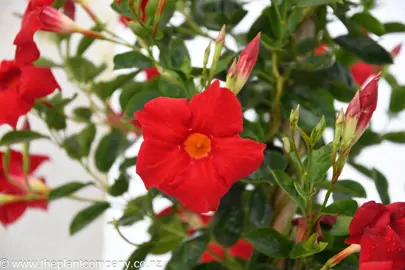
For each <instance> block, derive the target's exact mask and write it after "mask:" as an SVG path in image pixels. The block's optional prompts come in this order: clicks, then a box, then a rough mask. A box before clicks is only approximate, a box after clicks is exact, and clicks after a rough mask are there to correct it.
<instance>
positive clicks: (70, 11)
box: [63, 0, 76, 20]
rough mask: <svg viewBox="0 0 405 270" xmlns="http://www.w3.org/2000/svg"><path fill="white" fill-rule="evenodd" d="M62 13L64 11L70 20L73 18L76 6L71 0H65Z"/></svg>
mask: <svg viewBox="0 0 405 270" xmlns="http://www.w3.org/2000/svg"><path fill="white" fill-rule="evenodd" d="M63 13H65V15H66V16H68V17H69V18H71V19H72V20H75V15H76V6H75V3H74V2H73V0H67V1H66V2H65V5H64V6H63Z"/></svg>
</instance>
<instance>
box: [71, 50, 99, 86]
mask: <svg viewBox="0 0 405 270" xmlns="http://www.w3.org/2000/svg"><path fill="white" fill-rule="evenodd" d="M65 65H66V69H67V70H68V71H69V73H70V74H71V76H72V77H73V78H74V79H75V80H76V81H78V82H90V81H92V80H93V79H95V78H96V77H97V76H98V75H100V73H101V72H103V71H104V70H105V69H106V68H107V66H106V65H105V64H102V65H100V66H96V65H95V64H93V63H92V62H90V61H89V60H87V59H85V58H83V57H81V56H74V57H72V58H68V59H66V60H65Z"/></svg>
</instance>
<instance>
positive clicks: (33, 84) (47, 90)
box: [20, 67, 60, 100]
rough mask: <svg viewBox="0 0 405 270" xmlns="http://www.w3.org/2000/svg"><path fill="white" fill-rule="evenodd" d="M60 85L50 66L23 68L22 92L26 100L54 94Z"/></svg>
mask: <svg viewBox="0 0 405 270" xmlns="http://www.w3.org/2000/svg"><path fill="white" fill-rule="evenodd" d="M57 88H59V89H60V86H59V85H58V83H57V82H56V80H55V77H54V76H53V74H52V71H51V70H50V69H49V68H38V67H25V68H23V69H22V74H21V86H20V94H21V95H22V96H23V98H24V99H26V100H35V99H37V98H42V97H45V96H47V95H50V94H52V93H53V92H54V91H55V90H56V89H57Z"/></svg>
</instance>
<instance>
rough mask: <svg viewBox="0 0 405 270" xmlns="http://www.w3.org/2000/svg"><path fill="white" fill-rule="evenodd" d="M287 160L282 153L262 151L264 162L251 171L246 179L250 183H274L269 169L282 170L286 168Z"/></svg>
mask: <svg viewBox="0 0 405 270" xmlns="http://www.w3.org/2000/svg"><path fill="white" fill-rule="evenodd" d="M287 165H288V160H287V158H286V156H285V155H283V153H281V152H278V151H274V150H265V151H264V162H263V163H262V165H261V166H260V168H259V169H258V170H256V171H255V172H254V173H252V174H251V175H250V176H249V177H248V179H249V180H250V181H251V182H252V183H270V184H273V183H274V178H273V174H272V173H271V170H280V171H284V170H285V169H286V168H287Z"/></svg>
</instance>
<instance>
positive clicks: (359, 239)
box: [346, 201, 405, 270]
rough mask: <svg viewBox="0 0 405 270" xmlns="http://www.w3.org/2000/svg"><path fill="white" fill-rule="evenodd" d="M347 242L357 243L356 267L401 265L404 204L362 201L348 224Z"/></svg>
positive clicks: (394, 269) (398, 268) (404, 263)
mask: <svg viewBox="0 0 405 270" xmlns="http://www.w3.org/2000/svg"><path fill="white" fill-rule="evenodd" d="M349 234H350V237H349V238H348V239H346V243H348V244H359V245H360V246H361V251H360V265H361V266H360V269H364V270H365V269H367V270H372V269H377V267H382V268H378V269H387V270H388V269H389V270H403V269H404V268H405V203H403V202H398V203H392V204H389V205H387V206H384V205H383V204H381V203H376V202H374V201H370V202H367V203H365V204H363V205H362V206H361V207H360V208H359V209H358V210H357V213H356V214H355V216H354V217H353V220H352V222H351V223H350V226H349Z"/></svg>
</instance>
